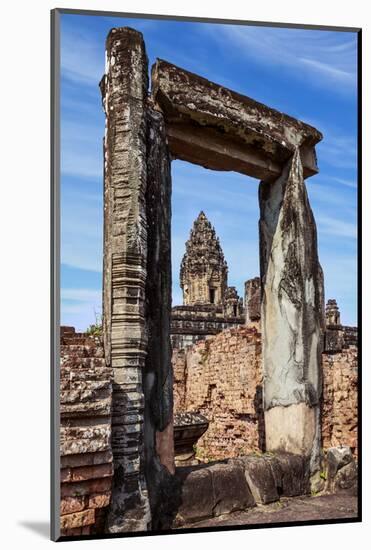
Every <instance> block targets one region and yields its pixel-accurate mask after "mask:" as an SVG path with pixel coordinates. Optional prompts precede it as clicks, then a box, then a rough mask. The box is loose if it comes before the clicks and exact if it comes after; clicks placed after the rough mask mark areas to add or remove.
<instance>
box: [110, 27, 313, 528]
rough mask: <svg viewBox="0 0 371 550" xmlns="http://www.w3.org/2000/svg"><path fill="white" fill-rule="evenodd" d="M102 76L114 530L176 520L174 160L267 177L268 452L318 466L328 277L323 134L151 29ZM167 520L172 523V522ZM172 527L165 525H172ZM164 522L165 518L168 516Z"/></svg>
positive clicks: (131, 40) (126, 40)
mask: <svg viewBox="0 0 371 550" xmlns="http://www.w3.org/2000/svg"><path fill="white" fill-rule="evenodd" d="M106 56H107V66H106V74H105V75H104V77H103V79H102V81H101V91H102V98H103V105H104V109H105V112H106V135H105V145H104V155H105V171H104V178H105V184H104V283H103V294H104V311H103V313H104V316H103V321H104V346H105V355H106V361H107V363H108V364H110V365H111V366H112V368H113V371H114V384H113V420H112V433H113V436H112V450H113V456H114V468H115V473H114V486H113V498H112V504H111V509H110V514H109V518H108V525H109V529H110V531H112V532H120V531H128V530H143V529H146V528H147V526H148V525H149V523H150V522H151V521H152V525H153V526H154V528H158V527H159V526H160V525H164V520H163V518H164V517H166V516H167V515H171V508H172V506H173V505H174V503H171V502H170V501H169V499H167V498H166V495H168V494H170V493H171V491H170V489H169V487H171V486H172V483H173V482H174V478H173V473H174V452H173V425H172V391H173V390H172V372H171V346H170V310H171V257H170V243H171V235H170V232H171V228H170V220H171V203H170V197H171V168H170V166H171V159H173V158H179V159H181V160H185V161H188V162H191V163H194V164H198V165H201V166H204V167H207V168H209V169H213V170H225V171H236V172H239V173H242V174H245V175H248V176H251V177H254V178H257V179H259V180H260V184H259V203H260V222H259V232H260V271H261V281H262V304H261V313H262V336H263V363H264V408H265V430H266V439H267V449H268V450H275V449H280V450H286V451H291V452H295V453H298V454H302V455H304V456H305V457H306V458H307V459H308V461H309V464H310V466H309V467H310V472H311V473H312V474H315V473H316V472H318V469H319V451H320V407H319V403H320V394H321V367H320V365H321V362H320V355H321V350H322V331H323V328H324V307H323V276H322V270H321V267H320V264H319V260H318V254H317V237H316V226H315V222H314V218H313V214H312V211H311V208H310V205H309V201H308V196H307V193H306V188H305V182H304V180H305V178H307V177H310V176H312V175H314V174H316V173H317V171H318V170H317V164H316V155H315V145H316V143H317V142H318V141H320V139H321V138H322V136H321V134H320V133H319V132H318V131H317V130H316V129H315V128H313V127H311V126H309V125H307V124H305V123H303V122H301V121H299V120H297V119H294V118H292V117H289V116H287V115H284V114H283V113H279V112H277V111H275V110H273V109H270V108H269V107H267V106H265V105H263V104H260V103H258V102H256V101H254V100H252V99H250V98H248V97H246V96H241V95H240V94H238V93H236V92H234V91H232V90H228V89H226V88H224V87H222V86H219V85H218V84H215V83H212V82H209V81H207V80H206V79H204V78H202V77H201V76H198V75H194V74H192V73H189V72H187V71H185V70H183V69H181V68H179V67H176V66H174V65H172V64H171V63H168V62H166V61H162V60H157V62H156V63H155V65H154V66H153V67H152V88H151V93H150V94H149V93H148V64H147V57H146V53H145V45H144V42H143V38H142V36H141V34H140V33H139V32H137V31H135V30H133V29H129V28H119V29H113V30H112V31H111V32H110V33H109V35H108V38H107V43H106ZM160 518H162V519H160ZM161 522H162V523H161ZM165 523H166V521H165Z"/></svg>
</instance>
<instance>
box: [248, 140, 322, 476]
mask: <svg viewBox="0 0 371 550" xmlns="http://www.w3.org/2000/svg"><path fill="white" fill-rule="evenodd" d="M259 203H260V222H259V232H260V262H261V278H262V337H263V338H262V342H263V365H264V408H265V431H266V448H267V450H270V451H277V450H282V451H287V452H293V453H300V454H303V455H305V456H307V457H308V463H309V467H310V474H311V475H312V476H313V474H315V473H316V472H318V470H319V467H320V448H321V429H320V398H321V391H322V376H321V352H322V345H323V330H324V303H323V274H322V269H321V266H320V264H319V260H318V253H317V232H316V225H315V221H314V217H313V213H312V210H311V207H310V205H309V200H308V196H307V192H306V188H305V183H304V178H303V168H302V163H301V158H300V151H299V148H297V149H296V151H295V153H294V155H293V157H292V158H291V159H290V160H289V161H288V162H287V164H286V166H285V168H284V170H283V172H282V174H281V176H280V177H279V178H278V179H277V180H276V181H275V182H274V183H265V182H261V183H260V187H259Z"/></svg>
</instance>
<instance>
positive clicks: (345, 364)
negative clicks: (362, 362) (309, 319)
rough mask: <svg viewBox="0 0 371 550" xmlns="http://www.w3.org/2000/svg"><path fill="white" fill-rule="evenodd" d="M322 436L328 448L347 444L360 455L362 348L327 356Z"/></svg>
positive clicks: (343, 350)
mask: <svg viewBox="0 0 371 550" xmlns="http://www.w3.org/2000/svg"><path fill="white" fill-rule="evenodd" d="M322 365H323V380H324V384H323V386H324V387H323V415H322V436H323V446H324V448H325V449H326V448H328V447H336V446H338V445H346V446H348V447H350V448H351V450H352V451H353V453H354V454H355V455H357V425H358V416H357V384H358V349H357V347H356V346H353V345H351V346H349V347H348V348H345V349H342V350H341V351H337V352H335V353H324V354H323V356H322Z"/></svg>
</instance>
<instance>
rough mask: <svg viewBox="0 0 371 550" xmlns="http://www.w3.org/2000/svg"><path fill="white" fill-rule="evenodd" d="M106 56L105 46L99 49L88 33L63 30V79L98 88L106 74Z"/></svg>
mask: <svg viewBox="0 0 371 550" xmlns="http://www.w3.org/2000/svg"><path fill="white" fill-rule="evenodd" d="M104 56H105V53H104V46H102V47H98V44H97V43H96V42H94V41H92V40H91V37H90V36H89V34H88V33H87V32H84V31H80V32H76V31H75V32H74V31H72V30H63V33H62V41H61V71H62V77H65V78H67V79H69V80H72V81H73V82H77V83H79V84H85V85H86V84H87V85H94V86H98V83H99V81H100V79H101V78H102V76H103V73H104V63H105V58H104Z"/></svg>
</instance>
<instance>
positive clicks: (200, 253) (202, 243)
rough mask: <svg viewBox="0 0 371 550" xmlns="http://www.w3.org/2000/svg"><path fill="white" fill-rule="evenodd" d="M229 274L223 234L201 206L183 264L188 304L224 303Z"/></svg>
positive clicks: (182, 286)
mask: <svg viewBox="0 0 371 550" xmlns="http://www.w3.org/2000/svg"><path fill="white" fill-rule="evenodd" d="M227 275H228V267H227V262H226V261H225V259H224V254H223V250H222V248H221V246H220V242H219V238H218V237H217V236H216V233H215V229H214V227H213V226H212V225H211V223H210V221H209V220H208V218H207V216H206V214H205V212H204V211H203V210H201V211H200V213H199V215H198V216H197V218H196V220H195V221H194V223H193V227H192V229H191V233H190V237H189V239H188V241H187V242H186V253H185V254H184V256H183V260H182V263H181V268H180V286H181V288H182V290H183V303H184V305H191V304H216V305H219V304H222V303H223V300H224V295H225V291H226V288H227Z"/></svg>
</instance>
